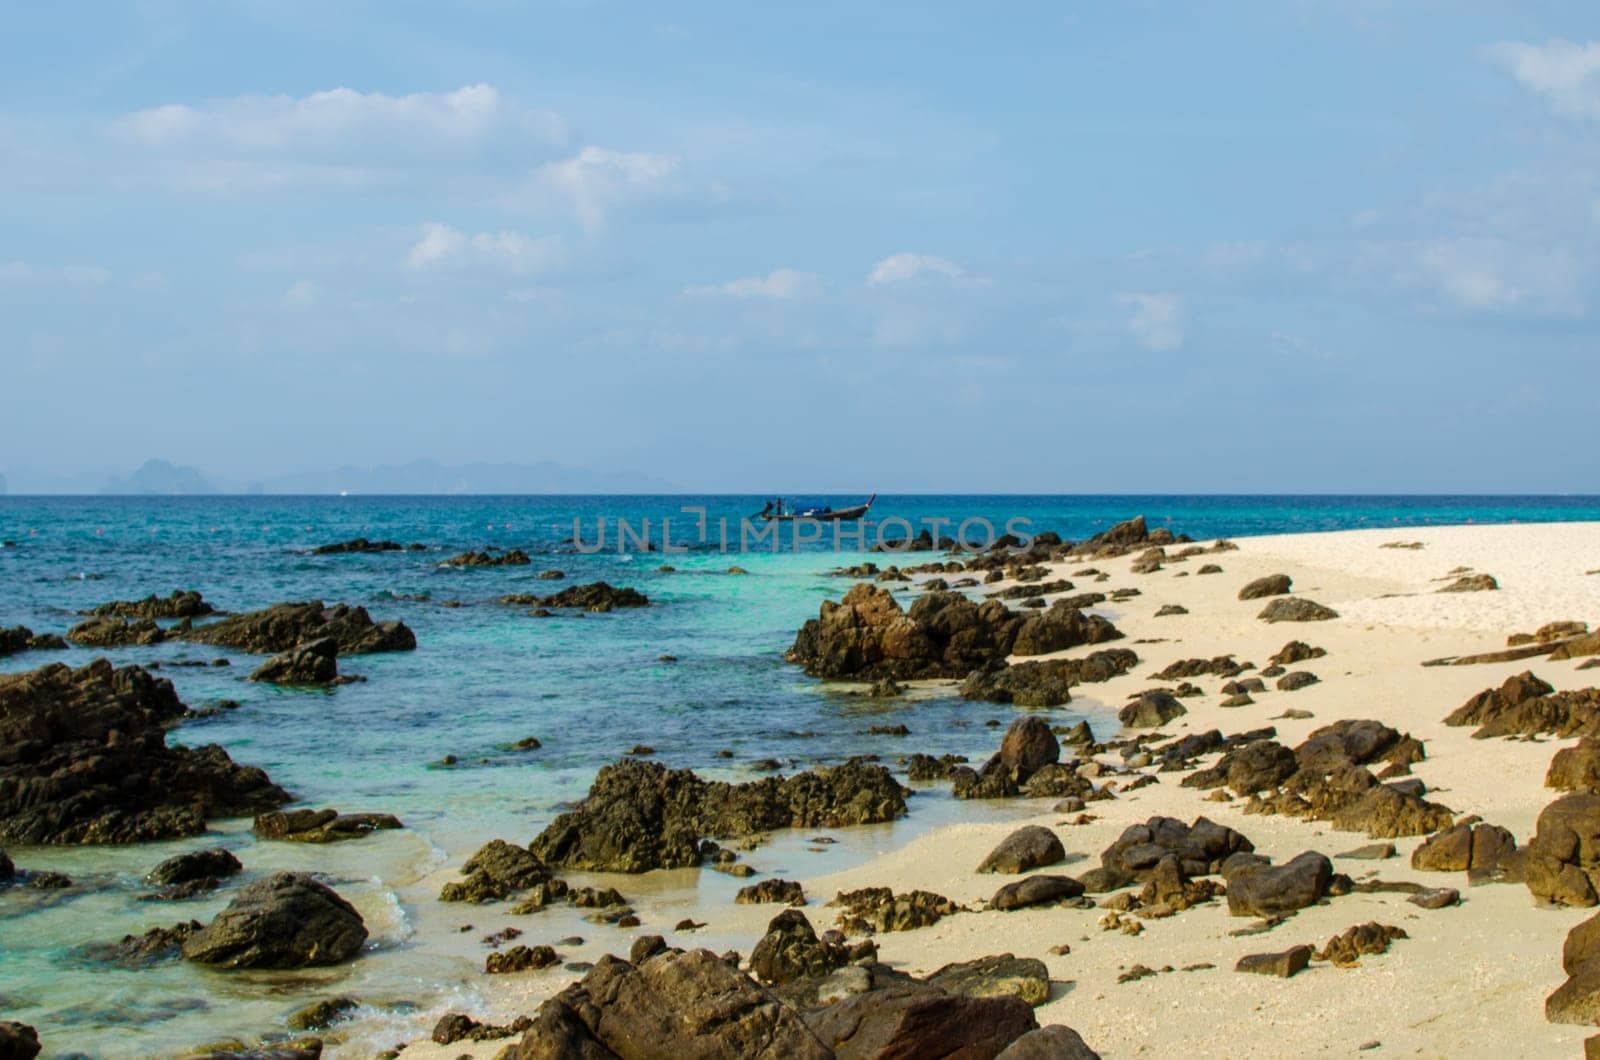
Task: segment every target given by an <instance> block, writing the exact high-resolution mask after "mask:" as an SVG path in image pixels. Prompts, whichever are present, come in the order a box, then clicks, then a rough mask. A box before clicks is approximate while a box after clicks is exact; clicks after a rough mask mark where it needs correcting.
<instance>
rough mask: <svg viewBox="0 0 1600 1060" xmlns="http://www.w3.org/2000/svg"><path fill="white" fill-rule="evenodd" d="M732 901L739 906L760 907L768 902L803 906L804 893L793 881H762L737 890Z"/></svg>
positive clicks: (803, 889)
mask: <svg viewBox="0 0 1600 1060" xmlns="http://www.w3.org/2000/svg"><path fill="white" fill-rule="evenodd" d="M733 900H734V902H736V903H737V904H739V905H762V904H765V903H770V902H781V903H782V904H784V905H805V904H806V891H805V888H804V887H802V886H800V884H799V883H798V882H796V881H794V880H779V879H771V880H762V881H761V882H760V883H752V884H750V885H749V886H748V887H741V888H739V893H738V894H736V895H734V896H733Z"/></svg>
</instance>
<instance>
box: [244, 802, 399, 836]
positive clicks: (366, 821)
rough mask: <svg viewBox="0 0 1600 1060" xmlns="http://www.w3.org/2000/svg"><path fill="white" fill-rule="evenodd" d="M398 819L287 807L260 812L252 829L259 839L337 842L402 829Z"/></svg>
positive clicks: (380, 814)
mask: <svg viewBox="0 0 1600 1060" xmlns="http://www.w3.org/2000/svg"><path fill="white" fill-rule="evenodd" d="M403 827H405V826H404V825H402V824H401V823H400V818H398V817H395V816H394V815H393V814H388V813H340V812H339V811H338V810H333V809H324V810H288V811H281V810H280V811H275V812H273V813H264V814H262V815H260V816H259V817H257V818H256V819H255V825H254V827H253V831H254V832H255V834H256V835H258V836H260V837H261V838H262V839H281V840H285V841H287V842H291V843H337V842H340V841H341V840H345V839H360V838H361V837H362V836H365V835H370V834H372V833H373V832H376V831H379V830H383V829H390V828H403Z"/></svg>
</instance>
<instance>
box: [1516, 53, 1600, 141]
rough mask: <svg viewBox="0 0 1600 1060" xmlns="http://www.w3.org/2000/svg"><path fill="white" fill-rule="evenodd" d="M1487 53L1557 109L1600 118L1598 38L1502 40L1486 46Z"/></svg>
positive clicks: (1573, 114) (1569, 115)
mask: <svg viewBox="0 0 1600 1060" xmlns="http://www.w3.org/2000/svg"><path fill="white" fill-rule="evenodd" d="M1489 57H1490V58H1491V59H1493V60H1494V61H1495V62H1496V63H1497V64H1499V65H1500V66H1501V67H1503V68H1504V69H1505V70H1506V71H1507V72H1508V73H1510V74H1511V76H1512V77H1514V78H1516V80H1517V83H1518V84H1520V85H1522V87H1524V88H1527V89H1529V90H1531V91H1533V92H1535V93H1537V94H1538V95H1540V96H1542V97H1543V98H1544V99H1545V101H1546V102H1547V103H1549V104H1550V105H1551V106H1552V107H1553V108H1555V110H1556V112H1557V113H1559V114H1562V115H1564V116H1566V117H1569V118H1588V119H1592V120H1596V121H1600V42H1591V43H1588V44H1576V43H1574V42H1572V41H1569V40H1559V39H1558V40H1552V41H1549V42H1547V43H1545V44H1524V43H1520V42H1517V41H1504V42H1501V43H1499V44H1495V45H1492V46H1491V47H1490V48H1489Z"/></svg>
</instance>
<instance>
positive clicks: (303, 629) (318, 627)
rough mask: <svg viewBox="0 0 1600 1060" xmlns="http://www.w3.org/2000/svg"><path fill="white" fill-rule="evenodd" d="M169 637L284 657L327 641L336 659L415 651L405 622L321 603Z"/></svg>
mask: <svg viewBox="0 0 1600 1060" xmlns="http://www.w3.org/2000/svg"><path fill="white" fill-rule="evenodd" d="M170 635H171V636H172V637H173V638H174V639H177V640H187V641H192V642H194V643H196V644H214V645H218V646H220V647H227V648H237V649H239V650H240V651H247V652H252V653H255V654H258V655H272V654H277V653H280V652H286V651H289V650H290V649H292V648H296V647H299V646H300V645H302V644H306V643H309V642H311V641H315V640H321V639H323V638H325V637H326V638H328V639H330V640H332V641H333V643H334V645H335V646H336V647H337V650H338V654H340V655H363V654H366V653H369V652H383V651H412V650H413V649H415V648H416V646H417V638H416V634H414V633H412V632H411V629H410V627H409V626H407V625H406V624H405V623H404V622H374V621H373V620H372V616H371V615H369V614H367V609H366V608H364V607H351V606H350V605H348V604H335V605H334V606H333V607H325V606H323V604H322V601H320V600H312V601H309V602H306V603H291V604H274V605H273V606H271V607H269V608H266V609H264V610H261V611H251V612H248V613H246V614H242V615H233V616H231V617H229V618H224V619H222V620H220V621H217V622H212V623H210V624H209V625H205V626H195V627H193V628H190V629H187V630H184V629H178V630H173V631H171V632H170Z"/></svg>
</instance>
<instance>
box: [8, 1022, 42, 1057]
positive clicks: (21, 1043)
mask: <svg viewBox="0 0 1600 1060" xmlns="http://www.w3.org/2000/svg"><path fill="white" fill-rule="evenodd" d="M38 1055H39V1032H38V1031H36V1030H34V1029H33V1028H32V1027H30V1026H28V1025H27V1024H26V1023H18V1022H17V1021H16V1020H0V1060H33V1058H34V1057H36V1056H38Z"/></svg>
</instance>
